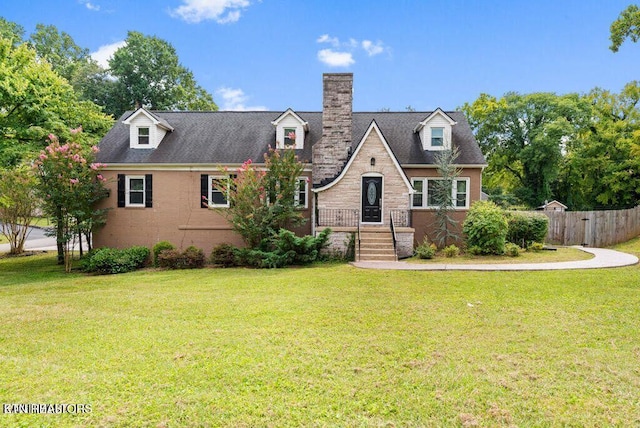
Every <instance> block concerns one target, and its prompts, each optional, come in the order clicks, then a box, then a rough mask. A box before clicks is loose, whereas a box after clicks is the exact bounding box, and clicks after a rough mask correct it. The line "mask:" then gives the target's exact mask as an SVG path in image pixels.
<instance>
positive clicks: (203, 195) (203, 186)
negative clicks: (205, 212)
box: [199, 174, 209, 208]
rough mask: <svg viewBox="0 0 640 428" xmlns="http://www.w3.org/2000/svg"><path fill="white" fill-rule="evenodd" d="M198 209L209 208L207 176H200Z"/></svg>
mask: <svg viewBox="0 0 640 428" xmlns="http://www.w3.org/2000/svg"><path fill="white" fill-rule="evenodd" d="M199 203H200V208H209V175H207V174H201V175H200V202H199Z"/></svg>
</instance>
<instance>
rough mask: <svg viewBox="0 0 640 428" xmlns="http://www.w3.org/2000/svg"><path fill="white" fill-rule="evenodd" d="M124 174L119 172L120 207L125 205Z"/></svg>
mask: <svg viewBox="0 0 640 428" xmlns="http://www.w3.org/2000/svg"><path fill="white" fill-rule="evenodd" d="M124 180H125V176H124V174H118V208H122V207H124V205H125V197H126V196H125V191H124V188H125V187H124V186H125V184H124Z"/></svg>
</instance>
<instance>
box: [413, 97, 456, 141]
mask: <svg viewBox="0 0 640 428" xmlns="http://www.w3.org/2000/svg"><path fill="white" fill-rule="evenodd" d="M456 124H457V122H456V121H455V120H453V119H451V116H449V115H448V114H447V113H445V112H444V111H442V109H440V107H438V108H437V109H436V110H435V111H434V112H433V113H431V114H430V115H429V116H428V117H427V118H426V119H425V120H423V121H422V122H420V123H418V125H416V127H415V128H414V129H413V132H417V133H419V134H420V141H421V142H422V149H423V150H430V151H438V150H451V128H452V127H453V126H455V125H456Z"/></svg>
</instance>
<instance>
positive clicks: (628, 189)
mask: <svg viewBox="0 0 640 428" xmlns="http://www.w3.org/2000/svg"><path fill="white" fill-rule="evenodd" d="M585 98H586V99H587V100H588V101H589V103H590V104H591V106H592V108H591V114H590V123H589V126H587V127H585V128H584V130H583V131H582V132H581V136H580V138H578V139H576V140H575V141H574V142H573V144H570V145H568V146H567V150H566V155H565V157H564V162H563V164H562V169H561V173H560V176H559V180H558V183H557V185H556V187H557V189H556V193H557V195H558V196H559V197H560V198H562V200H564V201H565V202H566V204H567V205H568V206H570V207H572V208H573V209H582V210H592V209H601V208H606V209H613V208H630V207H633V206H635V205H637V204H638V203H640V110H639V109H638V107H639V106H638V104H639V102H640V84H639V83H638V82H631V83H628V84H627V85H626V86H625V87H624V89H623V90H622V91H621V92H620V93H619V94H615V93H611V92H609V91H606V90H603V89H594V90H592V91H591V92H590V93H589V94H587V95H586V96H585Z"/></svg>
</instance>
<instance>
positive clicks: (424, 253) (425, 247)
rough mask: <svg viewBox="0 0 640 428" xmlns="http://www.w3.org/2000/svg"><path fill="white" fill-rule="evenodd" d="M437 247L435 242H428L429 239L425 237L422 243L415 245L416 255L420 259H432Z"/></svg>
mask: <svg viewBox="0 0 640 428" xmlns="http://www.w3.org/2000/svg"><path fill="white" fill-rule="evenodd" d="M437 251H438V248H437V247H436V244H433V243H431V244H430V243H429V241H428V240H427V239H426V238H425V240H424V241H423V242H422V244H420V245H418V246H417V247H416V256H418V258H420V259H432V258H434V257H435V255H436V252H437Z"/></svg>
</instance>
